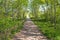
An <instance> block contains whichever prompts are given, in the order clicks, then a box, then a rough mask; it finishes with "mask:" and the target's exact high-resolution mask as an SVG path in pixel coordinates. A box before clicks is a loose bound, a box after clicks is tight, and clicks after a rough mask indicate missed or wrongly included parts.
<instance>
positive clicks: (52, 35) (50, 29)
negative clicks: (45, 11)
mask: <svg viewBox="0 0 60 40" xmlns="http://www.w3.org/2000/svg"><path fill="white" fill-rule="evenodd" d="M34 23H35V24H36V25H38V28H39V30H41V31H42V33H43V34H44V35H45V36H47V37H48V38H49V39H54V40H60V25H59V24H57V25H56V29H54V24H53V23H50V22H47V21H45V22H43V21H34Z"/></svg>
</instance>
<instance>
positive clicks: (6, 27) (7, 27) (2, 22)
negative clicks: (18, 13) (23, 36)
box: [0, 18, 23, 40]
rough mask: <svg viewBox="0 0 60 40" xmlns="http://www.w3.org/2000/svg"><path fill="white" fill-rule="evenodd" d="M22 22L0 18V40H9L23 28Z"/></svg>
mask: <svg viewBox="0 0 60 40" xmlns="http://www.w3.org/2000/svg"><path fill="white" fill-rule="evenodd" d="M22 23H23V20H18V19H11V18H2V19H0V34H1V35H0V40H10V38H12V37H13V36H14V34H15V33H17V32H19V31H20V30H21V29H22V28H23V24H22Z"/></svg>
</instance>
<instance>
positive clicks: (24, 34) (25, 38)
mask: <svg viewBox="0 0 60 40" xmlns="http://www.w3.org/2000/svg"><path fill="white" fill-rule="evenodd" d="M12 40H48V39H47V37H46V36H44V35H43V34H42V32H40V31H39V29H38V27H37V25H35V24H34V23H33V22H32V21H31V20H30V19H27V20H26V21H25V22H24V25H23V29H22V30H20V32H18V33H16V34H15V36H14V37H13V39H12Z"/></svg>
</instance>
